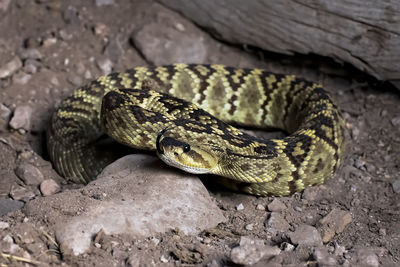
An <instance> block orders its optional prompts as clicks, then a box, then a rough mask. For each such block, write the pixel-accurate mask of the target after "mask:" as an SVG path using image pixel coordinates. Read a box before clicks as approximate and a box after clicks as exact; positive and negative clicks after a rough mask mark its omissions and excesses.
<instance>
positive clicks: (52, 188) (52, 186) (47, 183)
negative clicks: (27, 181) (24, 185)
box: [40, 179, 60, 196]
mask: <svg viewBox="0 0 400 267" xmlns="http://www.w3.org/2000/svg"><path fill="white" fill-rule="evenodd" d="M58 191H60V186H59V185H58V184H57V183H56V181H54V180H53V179H46V180H44V181H43V182H42V183H41V184H40V192H42V195H43V196H51V195H54V194H55V193H57V192H58Z"/></svg>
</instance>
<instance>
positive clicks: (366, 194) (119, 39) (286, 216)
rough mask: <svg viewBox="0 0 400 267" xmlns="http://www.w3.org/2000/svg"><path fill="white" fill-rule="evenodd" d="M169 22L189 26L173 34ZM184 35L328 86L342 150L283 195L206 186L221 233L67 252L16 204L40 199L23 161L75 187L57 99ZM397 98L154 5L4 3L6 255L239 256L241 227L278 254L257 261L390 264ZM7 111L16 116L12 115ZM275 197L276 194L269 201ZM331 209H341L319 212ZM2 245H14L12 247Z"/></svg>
mask: <svg viewBox="0 0 400 267" xmlns="http://www.w3.org/2000/svg"><path fill="white" fill-rule="evenodd" d="M100 3H111V4H110V5H101V4H100ZM175 22H176V23H175ZM174 23H175V24H174ZM150 24H151V25H158V26H157V27H158V29H163V27H165V29H166V31H165V32H162V36H160V33H159V32H157V31H156V32H155V34H154V35H152V34H151V31H150V32H149V31H148V32H146V33H147V36H145V37H143V34H139V35H138V34H136V33H137V32H139V31H140V30H141V29H143V27H145V26H147V25H150ZM170 24H171V25H173V26H174V27H175V28H176V29H178V31H180V32H184V34H183V35H176V34H174V33H169V32H168V29H171V28H170V27H168V26H170ZM176 29H175V30H176ZM190 34H194V35H196V36H197V35H200V34H201V36H204V38H203V37H202V41H203V42H204V43H205V46H204V47H206V48H207V49H208V50H206V56H205V57H204V58H202V59H201V60H202V61H203V63H224V64H230V65H236V66H238V65H240V66H246V67H264V68H266V69H268V70H270V71H274V72H291V73H295V74H297V75H299V76H301V77H304V78H307V79H311V80H314V81H317V82H321V83H323V84H324V86H325V87H326V89H327V90H328V91H329V92H330V93H331V95H332V97H333V98H334V99H335V100H336V102H337V103H338V106H339V107H340V110H341V111H342V114H343V117H344V118H345V120H346V127H347V129H348V132H349V137H348V152H347V154H348V156H347V159H346V161H345V162H344V164H343V167H342V169H341V171H339V172H338V173H337V174H336V175H335V177H333V178H332V179H330V180H329V181H327V182H326V183H325V184H324V185H321V186H318V187H315V188H310V189H307V190H306V191H305V192H303V193H298V194H295V195H293V196H290V197H282V198H273V197H254V196H249V195H244V194H237V193H234V192H230V191H227V190H224V189H222V188H219V187H214V186H212V185H211V186H209V185H208V184H207V183H206V184H207V186H208V188H209V192H210V195H211V196H212V197H213V199H215V201H216V203H217V204H218V206H219V207H220V209H221V210H222V211H223V214H224V216H225V217H226V218H227V222H226V223H223V224H220V225H219V226H218V227H217V228H215V229H209V230H206V231H203V232H202V233H201V234H199V235H198V236H186V235H183V234H182V233H181V232H180V231H179V229H171V231H170V232H168V233H163V234H161V233H160V234H156V235H154V236H152V237H149V238H146V239H140V240H139V239H136V238H134V237H130V236H124V235H110V236H108V235H103V237H102V238H101V239H97V240H94V242H93V246H92V248H91V249H90V251H88V252H87V253H84V254H82V255H80V256H72V255H66V254H63V253H62V251H60V249H59V247H58V244H57V240H56V238H55V236H54V229H52V228H51V227H49V225H48V224H47V223H46V221H47V220H46V218H31V217H28V216H27V215H26V214H25V213H24V211H25V210H24V208H23V206H24V204H26V203H27V202H29V201H30V200H32V199H34V198H44V197H45V196H43V194H44V193H43V189H42V188H41V187H40V186H39V185H38V184H37V183H35V182H34V181H27V180H23V179H21V177H23V176H24V175H21V171H20V170H19V169H21V168H19V166H21V162H29V163H31V164H33V165H34V166H36V167H37V168H38V169H39V170H40V171H41V175H42V176H43V177H44V178H52V179H53V180H55V181H56V182H57V183H58V184H59V185H60V186H61V191H62V190H69V189H70V188H71V187H73V186H71V185H69V184H66V183H65V182H63V181H62V179H60V177H58V176H57V174H55V172H54V170H53V169H52V168H51V164H50V163H49V162H48V156H47V154H46V145H45V134H44V132H45V130H46V127H47V125H48V122H49V119H50V116H51V113H52V112H53V111H54V110H55V108H56V107H57V105H58V104H59V103H60V101H61V100H62V99H63V98H65V97H66V96H67V95H69V94H70V93H71V92H72V90H73V89H74V88H76V87H77V86H79V85H80V84H82V83H84V82H85V81H87V80H91V79H94V78H96V77H98V76H100V75H102V74H103V73H107V72H110V71H121V70H124V69H127V68H132V67H136V66H141V65H148V64H152V63H157V62H165V60H164V61H163V60H162V58H164V59H165V58H167V59H168V60H167V61H170V62H167V63H174V62H175V61H177V60H174V57H173V56H171V53H170V52H168V51H170V50H168V48H165V47H164V48H165V49H166V50H165V51H166V52H165V57H164V55H163V53H160V50H157V49H154V51H153V53H154V55H157V58H156V59H154V57H152V55H151V53H152V51H150V52H149V51H148V50H146V51H144V48H143V47H145V45H143V42H140V40H139V41H138V40H137V39H138V38H141V40H142V41H143V40H151V39H158V38H161V37H162V38H163V40H165V39H168V38H171V40H169V41H170V42H171V43H172V45H170V46H169V47H170V48H171V47H172V48H173V47H174V46H175V44H177V45H178V46H179V43H180V40H179V39H176V38H179V36H185V35H190ZM171 36H172V37H173V38H172V37H171ZM176 36H178V37H176ZM146 38H147V39H146ZM185 41H187V40H186V39H185ZM149 53H150V54H149ZM168 53H169V54H168ZM189 54H190V53H189ZM172 55H173V54H172ZM227 55H229V58H226V56H227ZM190 59H191V58H190ZM160 60H161V61H160ZM179 60H182V59H181V58H179ZM10 62H11V63H10ZM1 104H2V105H1ZM399 106H400V93H399V91H398V90H396V89H393V88H392V87H390V85H388V84H386V83H383V82H379V81H376V80H374V79H372V78H371V77H368V76H367V75H364V74H363V73H361V72H359V71H357V70H355V69H354V68H352V67H351V66H347V65H346V64H339V63H336V62H333V61H332V60H330V59H327V58H318V57H316V56H300V55H297V56H293V57H288V56H280V55H273V54H269V53H265V52H262V51H258V50H256V49H250V48H249V47H237V46H232V45H230V44H226V43H224V42H219V41H217V40H216V39H214V37H212V36H211V35H209V33H207V31H206V30H205V29H199V28H198V27H197V26H196V25H193V24H192V23H191V22H190V20H188V19H187V18H183V17H182V16H181V15H180V14H178V13H174V12H172V11H171V10H168V9H167V8H165V7H164V6H162V5H160V4H158V3H157V2H153V1H128V0H120V1H116V0H115V1H112V0H109V1H105V0H103V1H77V0H73V1H61V0H54V1H51V0H37V1H23V0H16V1H7V0H0V107H1V109H0V112H1V113H0V204H1V205H0V211H1V212H2V213H0V215H1V216H2V217H1V218H0V252H1V253H2V254H1V256H2V257H0V263H2V264H5V265H6V266H26V265H25V263H24V260H26V261H28V262H31V263H29V264H37V265H40V266H42V265H44V266H46V265H49V266H54V265H60V264H62V265H64V266H120V265H122V266H124V265H127V266H157V265H160V264H165V265H178V266H179V265H200V266H201V265H207V266H227V265H228V266H235V263H233V262H234V261H235V260H234V259H232V255H231V251H232V248H234V247H236V246H238V244H239V242H240V239H241V237H242V236H249V237H250V238H252V239H254V240H257V239H260V240H264V241H263V242H264V244H265V245H269V246H278V247H279V248H280V250H281V252H280V255H277V256H273V257H272V258H271V257H263V258H262V259H260V260H259V261H258V262H257V263H256V265H257V266H266V265H268V266H269V265H270V266H280V265H285V266H287V265H291V266H298V265H302V266H308V265H311V266H316V265H321V266H323V265H329V264H331V265H344V266H353V265H359V266H368V265H369V266H378V265H382V266H395V265H397V264H400V263H399V262H400V226H399V224H400V176H399V171H400V108H399ZM19 108H20V110H19V111H17V110H18V109H19ZM9 112H11V113H10V114H8V113H9ZM19 112H21V113H20V114H18V113H19ZM21 114H22V115H21ZM17 115H18V116H17ZM24 116H25V117H24ZM14 117H20V118H19V120H20V121H18V120H17V121H14V122H12V121H13V120H12V118H14ZM26 118H28V119H27V120H25V119H26ZM16 119H18V118H16ZM18 123H19V124H18ZM33 177H35V176H33ZM205 180H206V179H205ZM273 200H279V202H280V203H279V202H278V205H276V202H275V204H273V205H271V202H272V201H273ZM73 201H74V199H71V202H73ZM338 210H339V211H341V212H339V214H341V215H339V216H336V217H335V216H331V217H329V216H328V217H327V215H328V214H332V212H333V213H335V211H338ZM7 211H9V212H7ZM323 218H325V219H326V220H328V222H326V220H325V224H326V225H325V227H328V228H330V227H332V225H341V226H342V227H340V226H339V227H336V228H331V229H334V230H333V233H332V234H331V235H329V234H327V233H326V231H327V230H326V228H324V226H323V224H324V220H322V221H321V219H323ZM274 220H275V223H274ZM285 225H287V227H286V229H281V228H282V226H285ZM300 225H308V226H312V227H315V229H317V230H318V232H319V234H320V235H321V236H322V239H323V240H324V245H321V246H317V245H309V244H308V245H307V244H301V242H300V244H299V242H298V241H296V240H295V239H296V238H295V237H294V236H293V232H294V231H296V230H297V229H299V226H300ZM324 229H325V230H324ZM324 231H325V232H324ZM300 234H301V233H300ZM10 237H11V238H10ZM306 237H307V236H303V237H301V238H303V239H304V238H306ZM95 241H96V242H95ZM10 244H12V245H14V246H18V249H16V250H10V248H9V246H10ZM116 244H117V245H116ZM17 256H18V257H21V258H16V257H17ZM13 257H14V258H13ZM249 257H253V256H249Z"/></svg>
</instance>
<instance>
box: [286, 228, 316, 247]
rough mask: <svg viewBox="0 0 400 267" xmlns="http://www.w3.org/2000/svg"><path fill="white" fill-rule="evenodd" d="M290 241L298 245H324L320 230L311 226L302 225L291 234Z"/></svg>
mask: <svg viewBox="0 0 400 267" xmlns="http://www.w3.org/2000/svg"><path fill="white" fill-rule="evenodd" d="M289 237H290V241H292V243H293V244H296V245H306V246H320V245H322V239H321V235H320V234H319V232H318V230H317V229H316V228H315V227H313V226H311V225H306V224H303V225H300V226H299V227H297V228H296V230H295V231H294V232H292V233H290V234H289Z"/></svg>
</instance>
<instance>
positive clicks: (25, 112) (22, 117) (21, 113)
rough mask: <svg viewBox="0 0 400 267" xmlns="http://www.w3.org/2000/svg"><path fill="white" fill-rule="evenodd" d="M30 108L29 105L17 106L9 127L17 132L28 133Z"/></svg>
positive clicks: (30, 115)
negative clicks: (23, 131) (22, 130)
mask: <svg viewBox="0 0 400 267" xmlns="http://www.w3.org/2000/svg"><path fill="white" fill-rule="evenodd" d="M31 117H32V108H31V107H30V106H29V105H22V106H18V107H16V108H15V110H14V116H13V117H12V119H11V121H10V127H11V128H13V129H15V130H18V129H24V130H26V131H29V130H30V129H31Z"/></svg>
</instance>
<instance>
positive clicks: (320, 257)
mask: <svg viewBox="0 0 400 267" xmlns="http://www.w3.org/2000/svg"><path fill="white" fill-rule="evenodd" d="M313 257H314V259H315V260H316V261H317V263H318V266H338V262H337V260H336V259H335V257H333V256H332V255H331V254H329V252H328V249H327V248H326V247H318V248H315V250H314V253H313Z"/></svg>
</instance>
